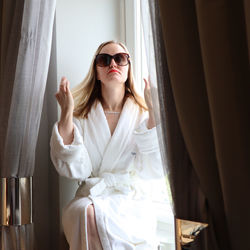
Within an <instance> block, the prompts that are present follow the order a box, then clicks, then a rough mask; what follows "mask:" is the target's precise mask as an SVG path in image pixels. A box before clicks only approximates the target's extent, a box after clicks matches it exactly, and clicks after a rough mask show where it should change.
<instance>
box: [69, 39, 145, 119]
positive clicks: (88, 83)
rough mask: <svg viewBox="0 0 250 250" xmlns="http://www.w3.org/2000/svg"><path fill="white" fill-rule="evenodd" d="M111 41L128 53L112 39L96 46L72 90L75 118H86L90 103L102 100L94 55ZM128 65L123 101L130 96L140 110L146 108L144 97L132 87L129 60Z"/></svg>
mask: <svg viewBox="0 0 250 250" xmlns="http://www.w3.org/2000/svg"><path fill="white" fill-rule="evenodd" d="M112 43H114V44H118V45H120V46H121V47H122V48H123V49H124V50H125V51H126V53H128V54H129V52H128V49H127V48H126V46H125V45H124V44H123V43H121V42H116V41H113V40H111V41H108V42H104V43H102V44H101V45H100V46H99V47H98V49H97V51H96V53H95V55H94V57H93V59H92V62H91V65H90V69H89V72H88V73H87V75H86V77H85V78H84V80H83V81H82V82H81V83H80V84H78V85H77V86H76V87H75V88H74V89H73V90H72V94H73V98H74V103H75V108H74V116H75V117H77V118H88V113H89V112H90V110H91V107H92V105H93V104H95V105H96V103H97V100H99V101H102V93H101V83H100V81H99V80H97V71H96V63H95V58H96V55H98V54H99V53H100V51H101V50H102V48H103V47H104V46H106V45H108V44H112ZM128 65H129V69H128V78H127V80H126V82H125V96H124V98H125V99H124V102H125V100H126V99H127V98H128V97H130V98H132V99H133V100H134V102H135V103H136V104H137V105H139V107H140V110H141V111H143V110H147V106H146V104H145V101H144V99H143V98H142V97H141V96H140V95H139V94H138V93H137V92H136V90H135V87H134V77H133V72H132V64H131V60H130V63H129V64H128Z"/></svg>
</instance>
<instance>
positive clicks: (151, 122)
mask: <svg viewBox="0 0 250 250" xmlns="http://www.w3.org/2000/svg"><path fill="white" fill-rule="evenodd" d="M143 80H144V82H145V88H144V99H145V102H146V104H147V107H148V114H149V117H148V123H147V128H148V129H151V128H153V127H155V117H154V110H153V102H152V96H151V90H150V83H149V81H148V80H147V79H145V78H143Z"/></svg>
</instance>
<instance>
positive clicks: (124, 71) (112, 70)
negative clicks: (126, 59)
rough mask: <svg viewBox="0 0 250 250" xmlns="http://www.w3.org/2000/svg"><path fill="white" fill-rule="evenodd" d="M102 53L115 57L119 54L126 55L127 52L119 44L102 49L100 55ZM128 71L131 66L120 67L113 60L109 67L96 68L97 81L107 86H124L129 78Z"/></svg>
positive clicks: (112, 44) (111, 44)
mask: <svg viewBox="0 0 250 250" xmlns="http://www.w3.org/2000/svg"><path fill="white" fill-rule="evenodd" d="M102 53H105V54H109V55H111V56H113V55H115V54H117V53H126V51H125V50H124V49H123V48H122V47H121V46H120V45H119V44H116V43H110V44H107V45H105V46H104V47H103V48H102V49H101V51H100V53H99V54H102ZM128 69H129V64H127V65H126V66H119V65H117V64H116V62H115V60H114V58H113V59H112V60H111V63H110V65H109V66H105V67H100V66H98V65H97V66H96V71H97V80H100V81H101V82H102V84H104V85H107V86H108V85H110V84H113V83H115V84H117V83H118V84H124V83H125V82H126V80H127V78H128Z"/></svg>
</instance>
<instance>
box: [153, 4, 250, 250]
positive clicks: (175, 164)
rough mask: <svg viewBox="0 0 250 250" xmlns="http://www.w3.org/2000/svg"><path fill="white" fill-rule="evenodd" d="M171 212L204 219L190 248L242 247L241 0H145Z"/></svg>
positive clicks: (245, 102)
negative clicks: (201, 230)
mask: <svg viewBox="0 0 250 250" xmlns="http://www.w3.org/2000/svg"><path fill="white" fill-rule="evenodd" d="M148 2H149V5H150V15H151V22H152V28H153V40H154V49H155V57H156V59H157V60H156V69H157V80H158V92H159V100H160V107H161V119H162V124H163V127H164V128H165V130H166V131H164V133H163V137H164V142H165V143H164V144H165V147H164V148H165V151H166V152H167V160H168V171H169V178H170V183H171V191H172V195H173V201H174V210H175V215H176V217H178V218H181V219H187V220H198V221H203V222H207V223H209V227H208V229H206V232H204V233H202V235H201V237H200V240H198V242H196V244H195V245H193V246H192V249H202V250H204V249H207V250H211V249H213V250H215V249H220V250H227V249H234V250H238V249H247V247H248V244H247V241H246V239H247V232H248V224H249V222H250V215H249V212H248V211H249V209H250V204H249V202H248V201H247V200H246V199H245V198H244V197H243V194H244V192H245V191H246V190H249V189H250V182H249V179H250V168H249V165H250V154H249V152H250V130H249V127H250V126H249V125H250V121H249V120H250V101H249V100H250V99H249V93H250V83H249V82H250V81H249V21H250V20H249V15H250V13H249V12H250V11H249V10H250V9H249V8H247V6H248V7H249V3H248V2H247V1H237V2H236V1H226V0H217V1H216V0H215V1H210V0H205V1H181V0H176V1H170V0H154V1H148Z"/></svg>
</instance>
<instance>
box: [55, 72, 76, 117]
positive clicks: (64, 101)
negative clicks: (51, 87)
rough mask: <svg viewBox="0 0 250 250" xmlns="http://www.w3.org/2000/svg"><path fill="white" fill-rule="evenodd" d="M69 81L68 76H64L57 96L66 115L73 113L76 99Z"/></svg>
mask: <svg viewBox="0 0 250 250" xmlns="http://www.w3.org/2000/svg"><path fill="white" fill-rule="evenodd" d="M69 84H70V83H69V81H68V79H67V78H66V77H62V79H61V82H60V87H59V90H58V92H57V93H56V94H55V97H56V99H57V101H58V103H59V105H60V107H61V113H62V114H64V115H71V114H72V115H73V110H74V99H73V96H72V93H71V91H70V89H69Z"/></svg>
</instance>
